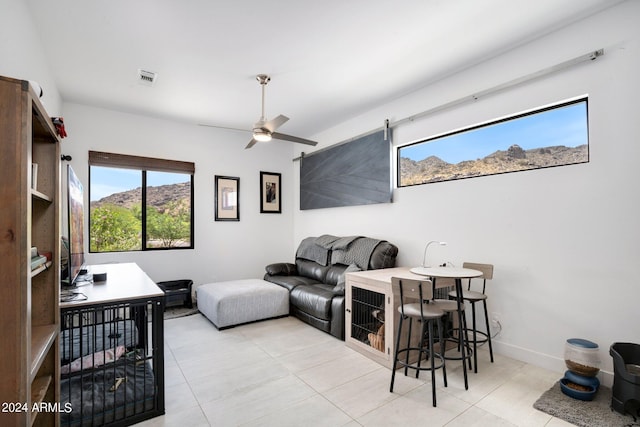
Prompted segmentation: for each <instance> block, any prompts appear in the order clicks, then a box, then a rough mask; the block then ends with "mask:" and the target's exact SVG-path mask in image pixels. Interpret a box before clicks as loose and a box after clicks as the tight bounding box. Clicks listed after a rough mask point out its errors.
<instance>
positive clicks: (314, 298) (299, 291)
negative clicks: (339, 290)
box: [289, 284, 334, 320]
mask: <svg viewBox="0 0 640 427" xmlns="http://www.w3.org/2000/svg"><path fill="white" fill-rule="evenodd" d="M333 297H334V294H333V286H329V285H323V284H318V285H300V286H296V287H295V288H294V289H293V290H292V291H291V294H290V300H289V303H290V304H291V305H293V306H295V307H297V308H298V309H299V310H301V311H303V312H305V313H307V314H310V315H311V316H314V317H317V318H318V319H323V320H330V319H331V300H332V299H333Z"/></svg>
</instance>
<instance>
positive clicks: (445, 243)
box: [421, 240, 447, 267]
mask: <svg viewBox="0 0 640 427" xmlns="http://www.w3.org/2000/svg"><path fill="white" fill-rule="evenodd" d="M432 243H437V244H439V245H440V246H447V242H438V241H437V240H431V241H430V242H428V243H427V245H426V246H425V247H424V255H423V256H422V265H421V267H429V266H428V265H427V249H428V248H429V246H430V245H431V244H432Z"/></svg>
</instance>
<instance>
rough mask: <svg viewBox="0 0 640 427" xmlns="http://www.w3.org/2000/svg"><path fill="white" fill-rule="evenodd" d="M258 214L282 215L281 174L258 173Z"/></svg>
mask: <svg viewBox="0 0 640 427" xmlns="http://www.w3.org/2000/svg"><path fill="white" fill-rule="evenodd" d="M260 213H276V214H279V213H282V174H280V173H277V172H264V171H260Z"/></svg>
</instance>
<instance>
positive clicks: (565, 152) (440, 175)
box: [397, 98, 589, 187]
mask: <svg viewBox="0 0 640 427" xmlns="http://www.w3.org/2000/svg"><path fill="white" fill-rule="evenodd" d="M588 161H589V130H588V108H587V99H586V98H581V99H578V100H574V101H570V102H565V103H562V104H558V105H554V106H551V107H545V108H542V109H539V110H536V111H533V112H528V113H525V114H518V115H515V116H512V117H509V118H505V119H500V120H496V121H493V122H490V123H487V124H482V125H478V126H473V127H470V128H466V129H463V130H460V131H456V132H452V133H448V134H446V135H441V136H438V137H435V138H430V139H427V140H423V141H419V142H415V143H413V144H410V145H405V146H402V147H399V148H398V169H397V170H398V187H406V186H411V185H419V184H429V183H434V182H442V181H451V180H456V179H463V178H472V177H478V176H485V175H495V174H502V173H508V172H518V171H526V170H532V169H540V168H548V167H554V166H564V165H571V164H576V163H586V162H588Z"/></svg>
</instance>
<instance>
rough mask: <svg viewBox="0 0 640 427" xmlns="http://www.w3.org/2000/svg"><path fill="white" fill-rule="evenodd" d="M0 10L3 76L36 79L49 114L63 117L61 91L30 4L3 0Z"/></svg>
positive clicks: (0, 46) (0, 65)
mask: <svg viewBox="0 0 640 427" xmlns="http://www.w3.org/2000/svg"><path fill="white" fill-rule="evenodd" d="M0 10H1V11H2V13H0V75H1V76H6V77H13V78H16V79H20V80H32V81H35V82H37V83H38V84H39V85H40V86H41V87H42V90H43V93H44V95H43V96H42V98H41V99H40V100H41V101H42V104H43V105H44V107H45V108H46V109H47V112H48V113H49V115H50V116H54V117H57V116H60V112H61V100H60V94H59V93H58V88H57V86H56V84H55V81H54V76H53V75H52V74H51V70H50V69H49V65H48V61H47V58H46V57H45V56H44V51H43V49H42V44H41V41H40V38H39V36H38V33H37V31H36V28H35V25H34V23H33V20H32V19H31V15H30V12H29V9H28V8H27V3H26V2H25V1H22V0H0ZM61 54H63V52H61Z"/></svg>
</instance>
